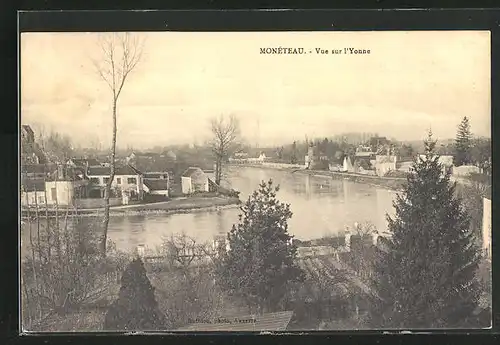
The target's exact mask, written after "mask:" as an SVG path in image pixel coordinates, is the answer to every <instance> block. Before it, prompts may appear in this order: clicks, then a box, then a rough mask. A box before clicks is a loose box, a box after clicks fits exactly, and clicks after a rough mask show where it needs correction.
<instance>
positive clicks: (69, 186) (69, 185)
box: [21, 180, 87, 206]
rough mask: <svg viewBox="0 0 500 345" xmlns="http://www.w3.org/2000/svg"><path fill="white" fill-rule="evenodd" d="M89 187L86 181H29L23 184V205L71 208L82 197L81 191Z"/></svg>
mask: <svg viewBox="0 0 500 345" xmlns="http://www.w3.org/2000/svg"><path fill="white" fill-rule="evenodd" d="M86 185H87V181H86V180H78V181H68V180H66V181H44V180H27V181H23V183H22V191H21V205H23V206H28V205H29V206H36V205H38V206H41V205H52V206H54V205H59V206H70V205H73V204H74V200H75V198H79V197H81V196H82V192H81V189H83V188H85V186H86Z"/></svg>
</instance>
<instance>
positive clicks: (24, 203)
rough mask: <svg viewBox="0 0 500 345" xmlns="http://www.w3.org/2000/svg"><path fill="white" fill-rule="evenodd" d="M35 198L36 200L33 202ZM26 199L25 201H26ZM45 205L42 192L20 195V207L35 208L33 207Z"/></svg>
mask: <svg viewBox="0 0 500 345" xmlns="http://www.w3.org/2000/svg"><path fill="white" fill-rule="evenodd" d="M35 198H38V199H37V200H35ZM26 199H27V200H26ZM37 204H38V205H45V193H44V192H42V191H36V192H22V193H21V205H22V206H27V205H30V206H35V205H37Z"/></svg>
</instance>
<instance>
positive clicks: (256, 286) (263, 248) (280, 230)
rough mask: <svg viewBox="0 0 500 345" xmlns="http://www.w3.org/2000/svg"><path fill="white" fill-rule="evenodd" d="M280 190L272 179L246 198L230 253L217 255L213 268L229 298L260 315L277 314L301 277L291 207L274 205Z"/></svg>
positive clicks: (229, 236)
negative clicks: (290, 225)
mask: <svg viewBox="0 0 500 345" xmlns="http://www.w3.org/2000/svg"><path fill="white" fill-rule="evenodd" d="M278 191H279V187H275V186H273V182H272V180H269V181H268V182H267V183H266V182H264V181H263V182H262V183H261V184H260V185H259V189H258V190H257V191H255V192H254V193H253V194H252V195H251V196H250V197H249V198H248V200H247V201H246V203H245V204H244V205H243V206H242V207H241V210H242V212H243V213H242V214H241V215H240V218H239V223H238V224H236V225H233V228H232V229H231V231H230V233H229V234H228V240H229V247H230V250H229V251H228V252H222V253H221V260H220V262H219V263H218V265H217V275H218V277H219V281H220V282H221V284H222V285H223V286H224V288H225V289H226V290H227V291H228V292H229V294H230V295H232V296H235V297H238V298H241V299H242V300H245V301H246V303H247V306H248V307H249V309H250V310H257V311H258V312H266V311H273V310H276V309H278V308H279V305H280V303H281V302H282V301H283V298H284V297H285V295H286V293H287V290H288V289H289V287H290V284H291V283H293V282H296V281H300V280H302V278H303V272H302V270H301V269H300V268H299V267H298V266H297V264H296V257H297V248H296V247H295V245H294V244H292V242H291V239H292V236H290V235H289V234H288V220H289V219H290V218H291V217H292V212H291V211H290V205H287V204H284V203H281V202H279V201H278V200H277V198H276V193H277V192H278Z"/></svg>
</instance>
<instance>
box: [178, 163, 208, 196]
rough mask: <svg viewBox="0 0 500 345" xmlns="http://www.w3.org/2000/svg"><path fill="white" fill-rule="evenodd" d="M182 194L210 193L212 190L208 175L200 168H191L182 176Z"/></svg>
mask: <svg viewBox="0 0 500 345" xmlns="http://www.w3.org/2000/svg"><path fill="white" fill-rule="evenodd" d="M181 184H182V193H183V194H192V193H195V192H208V191H209V190H210V185H209V179H208V176H207V174H205V172H204V171H203V170H201V169H200V168H198V167H190V168H188V169H187V170H186V171H184V173H183V174H182V176H181Z"/></svg>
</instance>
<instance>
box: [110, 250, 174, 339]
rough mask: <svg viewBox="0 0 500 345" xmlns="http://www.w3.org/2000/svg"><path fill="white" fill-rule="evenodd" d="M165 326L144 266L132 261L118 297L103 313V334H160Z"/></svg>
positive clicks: (139, 261) (137, 261) (126, 270)
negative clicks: (155, 331) (155, 332)
mask: <svg viewBox="0 0 500 345" xmlns="http://www.w3.org/2000/svg"><path fill="white" fill-rule="evenodd" d="M165 326H166V323H165V319H164V316H163V315H162V313H161V312H160V310H159V309H158V303H157V302H156V299H155V296H154V287H153V286H152V285H151V282H150V281H149V278H148V277H147V276H146V270H145V268H144V263H143V262H142V260H141V259H140V258H135V259H134V260H133V261H131V262H130V263H129V264H128V266H127V268H126V269H125V271H124V272H123V275H122V279H121V287H120V293H119V296H118V299H116V300H115V301H114V302H113V303H112V304H111V306H110V307H109V309H108V312H107V313H106V317H105V320H104V330H106V331H108V330H120V331H122V330H128V331H145V330H161V329H164V328H165Z"/></svg>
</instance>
